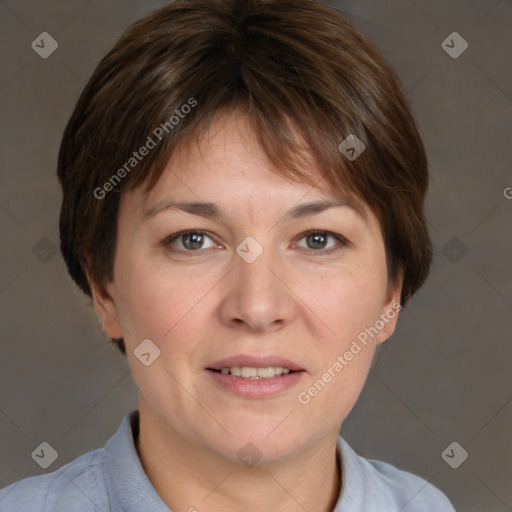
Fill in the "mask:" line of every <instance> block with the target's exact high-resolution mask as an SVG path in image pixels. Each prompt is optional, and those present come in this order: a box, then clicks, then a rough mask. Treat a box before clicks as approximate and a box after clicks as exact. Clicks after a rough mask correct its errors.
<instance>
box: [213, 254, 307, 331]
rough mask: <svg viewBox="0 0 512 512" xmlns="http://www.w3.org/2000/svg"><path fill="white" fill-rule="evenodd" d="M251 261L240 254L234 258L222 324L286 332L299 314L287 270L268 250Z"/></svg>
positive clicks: (221, 311) (248, 328)
mask: <svg viewBox="0 0 512 512" xmlns="http://www.w3.org/2000/svg"><path fill="white" fill-rule="evenodd" d="M240 254H242V253H240ZM249 261H250V259H244V258H243V257H242V256H240V255H239V254H238V253H237V254H235V255H234V257H233V267H234V268H233V269H232V271H231V272H230V273H229V275H228V285H227V292H226V295H225V297H224V300H223V301H222V304H221V309H220V314H221V317H222V321H223V323H224V324H226V325H229V326H230V327H231V328H233V327H236V328H239V329H245V330H249V331H258V332H265V331H269V332H271V331H275V330H279V329H282V328H283V327H284V326H285V325H287V324H289V323H290V322H291V321H292V319H293V317H294V316H295V315H296V314H297V308H296V302H295V295H294V293H293V290H292V287H291V286H290V283H288V282H287V281H289V280H290V276H289V275H288V276H287V275H286V271H285V268H286V266H285V265H284V262H282V261H280V260H279V256H278V255H277V254H276V252H275V251H272V250H270V249H266V248H264V249H263V252H262V253H261V254H260V255H259V256H258V257H257V258H256V259H255V260H254V261H252V262H249ZM288 274H289V273H288Z"/></svg>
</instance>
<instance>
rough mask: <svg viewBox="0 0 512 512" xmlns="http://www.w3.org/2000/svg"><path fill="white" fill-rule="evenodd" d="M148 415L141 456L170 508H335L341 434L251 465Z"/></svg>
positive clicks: (315, 511) (213, 511)
mask: <svg viewBox="0 0 512 512" xmlns="http://www.w3.org/2000/svg"><path fill="white" fill-rule="evenodd" d="M145 412H146V411H142V410H141V415H140V427H139V428H140V430H139V437H138V439H137V440H136V448H137V452H138V454H139V457H140V459H141V462H142V466H143V467H144V470H145V472H146V474H147V476H148V478H149V480H150V481H151V483H152V484H153V487H154V488H155V489H156V491H157V492H158V494H159V495H160V497H161V498H162V500H163V501H164V502H165V503H166V505H167V506H168V507H169V508H170V509H171V510H183V511H189V512H194V511H195V512H202V511H203V510H208V512H220V511H223V512H231V511H235V510H236V511H237V512H238V511H239V510H251V511H254V512H257V511H258V512H259V511H266V510H272V511H274V512H285V511H286V512H290V511H295V510H297V511H303V510H308V511H309V512H332V511H333V510H334V507H335V506H336V503H337V501H338V497H339V494H340V482H341V465H340V461H339V460H338V457H337V452H336V442H337V436H338V433H337V432H334V433H331V434H329V435H328V436H326V437H325V438H323V439H322V440H321V441H320V442H319V443H317V444H315V445H313V446H311V447H309V448H307V449H305V450H304V451H302V452H299V453H298V454H296V455H295V456H294V457H293V458H288V459H281V460H279V461H275V462H268V463H265V464H256V465H254V466H252V467H246V466H244V465H243V464H241V463H236V462H233V461H232V460H228V459H226V458H223V457H221V456H220V455H219V454H218V453H214V452H212V451H211V450H209V449H208V447H205V446H202V445H198V444H192V443H190V442H188V440H187V439H183V437H182V436H179V435H178V433H177V432H175V431H172V430H169V429H168V427H167V428H164V427H161V426H159V425H158V423H157V424H155V422H151V421H148V415H147V414H145Z"/></svg>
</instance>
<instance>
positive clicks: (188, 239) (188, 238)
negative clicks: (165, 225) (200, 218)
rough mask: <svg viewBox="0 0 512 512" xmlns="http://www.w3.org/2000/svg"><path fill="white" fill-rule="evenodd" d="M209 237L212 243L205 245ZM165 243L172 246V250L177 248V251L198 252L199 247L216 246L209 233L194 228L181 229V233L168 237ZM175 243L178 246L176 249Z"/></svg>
mask: <svg viewBox="0 0 512 512" xmlns="http://www.w3.org/2000/svg"><path fill="white" fill-rule="evenodd" d="M206 239H209V240H211V241H212V243H211V244H210V245H209V246H206V247H205V246H204V243H205V240H206ZM163 244H164V246H165V247H167V248H170V250H175V251H177V252H197V251H198V250H199V249H209V248H211V247H215V243H214V242H213V239H212V238H211V237H210V236H209V235H207V234H206V233H205V232H204V231H199V230H194V231H180V232H179V233H175V234H174V235H171V236H170V237H167V238H166V239H165V240H164V241H163ZM173 244H175V245H177V246H178V248H177V249H174V248H173V247H172V246H173Z"/></svg>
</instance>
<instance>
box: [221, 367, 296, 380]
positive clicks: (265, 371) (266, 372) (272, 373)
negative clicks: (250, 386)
mask: <svg viewBox="0 0 512 512" xmlns="http://www.w3.org/2000/svg"><path fill="white" fill-rule="evenodd" d="M220 372H221V373H222V374H224V375H228V374H229V373H231V375H234V376H235V377H241V378H242V379H253V380H254V379H271V378H272V377H279V376H280V375H283V374H285V375H286V374H287V373H290V370H289V369H288V368H282V367H281V366H267V367H265V368H256V367H254V366H242V367H240V366H232V367H231V368H222V370H221V371H220Z"/></svg>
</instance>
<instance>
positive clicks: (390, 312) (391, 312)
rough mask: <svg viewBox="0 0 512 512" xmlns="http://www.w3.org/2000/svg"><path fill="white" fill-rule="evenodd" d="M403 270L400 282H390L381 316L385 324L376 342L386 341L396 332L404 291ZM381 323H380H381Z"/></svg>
mask: <svg viewBox="0 0 512 512" xmlns="http://www.w3.org/2000/svg"><path fill="white" fill-rule="evenodd" d="M402 283H403V272H400V276H399V278H398V283H397V284H395V286H393V285H392V283H388V289H387V293H386V299H385V301H384V304H383V306H382V310H381V314H380V316H379V320H378V321H380V322H382V323H383V324H384V326H383V327H382V329H379V333H378V334H377V338H376V342H377V343H384V342H385V341H387V340H388V339H389V338H390V337H391V335H392V334H393V333H394V332H395V328H396V323H397V321H398V316H399V312H400V310H401V309H402V305H401V304H400V295H401V293H402ZM379 325H380V323H379Z"/></svg>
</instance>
